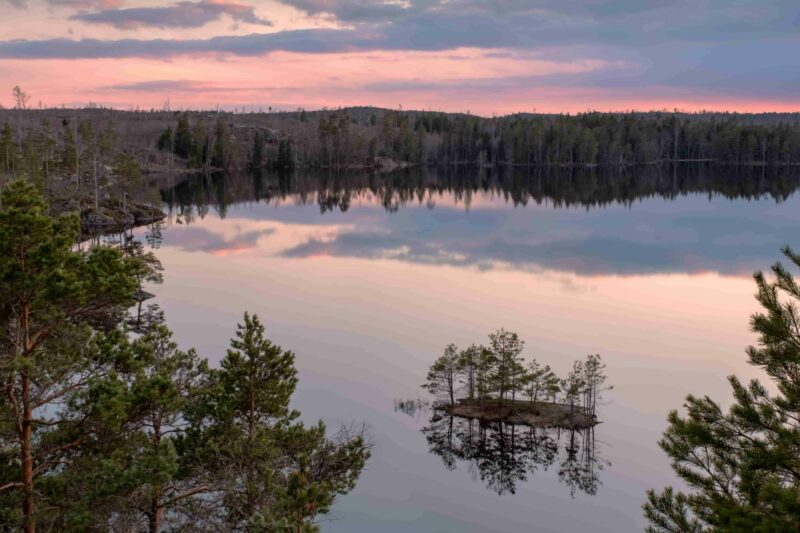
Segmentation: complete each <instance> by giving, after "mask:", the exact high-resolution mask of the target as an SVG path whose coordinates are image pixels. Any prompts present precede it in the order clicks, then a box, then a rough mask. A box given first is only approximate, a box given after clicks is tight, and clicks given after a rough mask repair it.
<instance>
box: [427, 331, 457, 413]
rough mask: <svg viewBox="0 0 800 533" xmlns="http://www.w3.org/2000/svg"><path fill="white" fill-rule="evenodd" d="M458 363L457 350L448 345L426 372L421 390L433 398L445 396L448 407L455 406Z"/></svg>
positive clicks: (452, 345)
mask: <svg viewBox="0 0 800 533" xmlns="http://www.w3.org/2000/svg"><path fill="white" fill-rule="evenodd" d="M459 363H460V361H459V353H458V348H457V347H456V345H455V344H448V345H447V347H446V348H445V349H444V353H443V354H442V355H441V356H440V357H439V358H438V359H436V361H434V363H433V365H431V368H430V370H428V377H427V378H426V383H425V385H423V388H424V389H425V390H427V391H428V392H429V393H431V394H433V395H435V396H438V395H443V396H445V397H446V398H447V400H448V403H449V404H450V405H455V403H456V400H455V393H456V382H457V379H458V373H459V368H460V364H459Z"/></svg>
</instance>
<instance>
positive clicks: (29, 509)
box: [20, 306, 36, 533]
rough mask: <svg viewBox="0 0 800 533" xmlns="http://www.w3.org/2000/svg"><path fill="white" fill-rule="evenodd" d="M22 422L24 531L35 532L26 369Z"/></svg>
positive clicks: (25, 327) (25, 311)
mask: <svg viewBox="0 0 800 533" xmlns="http://www.w3.org/2000/svg"><path fill="white" fill-rule="evenodd" d="M28 313H29V310H28V308H27V306H26V307H25V308H24V309H23V310H22V321H23V322H22V331H23V335H24V339H23V341H24V343H25V344H24V345H23V346H24V349H23V355H24V356H25V357H30V352H29V350H30V338H29V331H30V322H29V320H30V318H29V316H28ZM21 374H22V424H21V426H22V427H21V429H22V432H21V435H20V456H21V457H20V458H21V460H22V487H23V491H24V493H25V496H24V498H23V500H22V515H23V517H24V519H25V525H24V531H25V533H35V531H36V521H35V520H34V517H33V454H32V453H31V423H32V420H33V409H32V408H31V378H30V376H29V375H28V370H27V369H25V370H23V371H22V373H21Z"/></svg>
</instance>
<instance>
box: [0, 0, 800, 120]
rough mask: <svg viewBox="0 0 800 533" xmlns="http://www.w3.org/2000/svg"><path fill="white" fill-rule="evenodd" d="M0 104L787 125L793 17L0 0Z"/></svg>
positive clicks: (710, 11)
mask: <svg viewBox="0 0 800 533" xmlns="http://www.w3.org/2000/svg"><path fill="white" fill-rule="evenodd" d="M0 2H2V3H0V17H2V19H1V20H2V23H0V80H2V85H3V86H5V87H6V88H7V90H4V92H0V104H2V105H4V106H6V107H9V106H11V105H12V100H11V88H12V87H13V86H14V85H17V84H19V85H20V86H22V88H23V89H24V90H25V91H27V92H28V93H29V94H30V95H31V101H30V103H31V105H33V106H34V107H36V106H38V105H39V104H40V103H41V105H44V106H61V105H66V106H82V105H86V104H88V103H90V102H92V103H95V104H99V105H109V106H114V107H118V108H123V109H127V108H131V107H137V106H138V107H140V108H150V107H156V108H161V107H163V106H164V103H165V101H167V99H169V101H170V105H171V107H172V108H175V109H177V108H186V107H195V108H196V107H206V108H208V107H216V106H217V105H219V106H221V107H224V108H228V109H230V108H239V109H241V108H242V106H245V107H246V108H247V109H249V110H253V109H259V108H263V109H264V110H266V109H267V108H268V107H272V108H274V109H296V108H298V107H304V108H307V109H315V108H321V107H337V106H349V105H376V106H382V107H391V108H397V107H399V106H402V107H403V108H405V109H412V108H413V109H420V108H424V109H436V110H444V111H470V112H473V113H478V114H483V115H491V114H493V113H497V114H505V113H512V112H517V111H539V112H580V111H586V110H589V109H592V110H601V111H607V110H630V109H640V110H641V109H673V108H679V109H684V110H701V109H709V110H736V111H795V110H800V105H799V104H800V69H799V67H800V3H798V2H797V1H796V0H791V1H785V0H776V1H765V0H652V1H642V0H586V1H579V0H539V1H537V0H386V1H380V0H376V1H365V0H280V1H279V0H260V1H255V0H249V1H248V0H183V1H178V2H167V1H161V2H159V1H156V0H0Z"/></svg>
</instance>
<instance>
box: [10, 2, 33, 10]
mask: <svg viewBox="0 0 800 533" xmlns="http://www.w3.org/2000/svg"><path fill="white" fill-rule="evenodd" d="M8 3H9V4H11V5H12V6H14V7H16V8H17V9H25V8H26V7H28V2H27V0H8Z"/></svg>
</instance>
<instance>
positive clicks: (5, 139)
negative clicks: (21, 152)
mask: <svg viewBox="0 0 800 533" xmlns="http://www.w3.org/2000/svg"><path fill="white" fill-rule="evenodd" d="M15 155H16V147H15V146H14V132H13V130H12V129H11V124H9V123H8V122H6V123H5V124H3V131H2V132H1V133H0V168H2V170H3V172H5V173H6V174H9V175H13V174H14V160H15Z"/></svg>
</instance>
